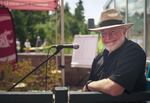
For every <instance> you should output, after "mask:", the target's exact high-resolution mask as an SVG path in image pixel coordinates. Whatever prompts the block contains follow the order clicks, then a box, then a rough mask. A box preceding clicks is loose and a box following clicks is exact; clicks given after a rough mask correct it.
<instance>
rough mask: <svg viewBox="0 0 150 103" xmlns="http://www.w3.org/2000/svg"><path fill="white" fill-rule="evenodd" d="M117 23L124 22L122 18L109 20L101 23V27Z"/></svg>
mask: <svg viewBox="0 0 150 103" xmlns="http://www.w3.org/2000/svg"><path fill="white" fill-rule="evenodd" d="M117 24H124V23H123V21H122V20H107V21H103V22H101V23H100V27H103V26H110V25H117Z"/></svg>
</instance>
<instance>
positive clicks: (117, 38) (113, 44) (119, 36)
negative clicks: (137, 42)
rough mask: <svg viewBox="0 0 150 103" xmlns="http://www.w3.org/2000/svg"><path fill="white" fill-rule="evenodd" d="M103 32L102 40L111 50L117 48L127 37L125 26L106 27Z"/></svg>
mask: <svg viewBox="0 0 150 103" xmlns="http://www.w3.org/2000/svg"><path fill="white" fill-rule="evenodd" d="M101 33H102V42H103V44H104V46H105V48H106V49H107V50H109V51H113V50H115V49H117V48H118V47H119V46H120V45H121V44H122V42H123V41H124V38H125V28H123V27H116V28H110V29H105V30H102V31H101Z"/></svg>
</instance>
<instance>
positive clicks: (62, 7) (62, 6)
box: [60, 0, 65, 86]
mask: <svg viewBox="0 0 150 103" xmlns="http://www.w3.org/2000/svg"><path fill="white" fill-rule="evenodd" d="M60 17H61V44H64V0H61V15H60ZM64 64H65V60H64V50H62V51H61V65H62V66H63V67H64ZM62 82H63V86H65V68H62Z"/></svg>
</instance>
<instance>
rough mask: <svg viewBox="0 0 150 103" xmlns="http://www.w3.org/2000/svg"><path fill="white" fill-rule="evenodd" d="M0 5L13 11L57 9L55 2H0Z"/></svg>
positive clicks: (21, 0)
mask: <svg viewBox="0 0 150 103" xmlns="http://www.w3.org/2000/svg"><path fill="white" fill-rule="evenodd" d="M0 5H2V6H5V7H8V8H9V9H15V10H40V11H41V10H43V11H44V10H50V11H54V10H56V9H57V0H0Z"/></svg>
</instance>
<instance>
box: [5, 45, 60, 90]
mask: <svg viewBox="0 0 150 103" xmlns="http://www.w3.org/2000/svg"><path fill="white" fill-rule="evenodd" d="M51 48H52V47H51ZM51 48H50V49H51ZM62 49H63V48H56V51H55V52H54V53H53V54H52V55H51V56H49V57H48V58H47V59H46V60H44V61H43V62H42V63H41V64H39V65H38V66H37V67H35V68H34V69H33V70H32V71H30V72H29V73H28V74H26V75H25V76H24V77H22V78H21V79H20V80H19V81H18V82H16V83H15V84H14V85H13V86H12V87H11V88H9V89H8V90H7V91H11V90H12V89H14V88H15V86H17V85H18V84H19V83H20V82H22V81H23V80H24V79H26V78H27V77H28V76H29V75H30V74H32V73H33V72H34V71H36V70H37V69H39V67H40V66H42V65H43V64H44V63H46V62H47V61H48V60H50V59H52V57H53V56H55V55H56V54H57V53H59V52H60V51H61V50H62Z"/></svg>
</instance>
